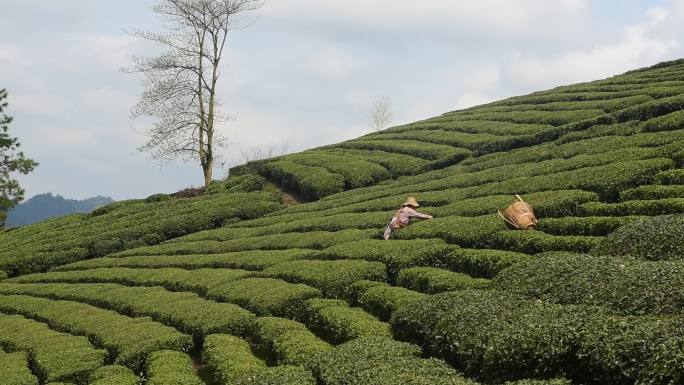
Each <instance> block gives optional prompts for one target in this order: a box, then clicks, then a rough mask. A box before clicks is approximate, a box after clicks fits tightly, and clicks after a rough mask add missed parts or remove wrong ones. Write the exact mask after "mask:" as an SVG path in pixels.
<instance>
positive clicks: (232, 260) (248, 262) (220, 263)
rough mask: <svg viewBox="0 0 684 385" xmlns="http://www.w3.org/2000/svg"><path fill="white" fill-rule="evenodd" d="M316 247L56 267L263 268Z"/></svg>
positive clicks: (122, 259) (93, 261) (98, 261)
mask: <svg viewBox="0 0 684 385" xmlns="http://www.w3.org/2000/svg"><path fill="white" fill-rule="evenodd" d="M312 252H313V250H306V249H287V250H250V251H238V252H234V253H227V254H210V255H201V254H188V255H183V256H182V258H179V256H178V255H149V256H148V255H138V256H132V257H119V258H95V259H89V260H86V261H80V262H74V263H71V264H68V265H62V266H59V267H57V268H55V269H54V270H55V271H72V270H88V269H97V268H115V267H126V268H148V269H157V268H179V269H185V270H193V269H210V268H215V269H244V270H250V271H252V270H263V269H265V268H267V267H269V266H273V265H276V264H278V263H282V262H285V261H293V260H297V259H303V258H306V257H307V256H308V255H310V254H311V253H312Z"/></svg>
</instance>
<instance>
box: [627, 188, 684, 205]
mask: <svg viewBox="0 0 684 385" xmlns="http://www.w3.org/2000/svg"><path fill="white" fill-rule="evenodd" d="M666 198H684V184H678V185H669V186H662V185H646V186H639V187H636V188H633V189H629V190H626V191H623V192H621V193H620V200H621V201H631V200H647V199H666Z"/></svg>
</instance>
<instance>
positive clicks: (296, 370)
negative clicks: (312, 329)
mask: <svg viewBox="0 0 684 385" xmlns="http://www.w3.org/2000/svg"><path fill="white" fill-rule="evenodd" d="M235 384H236V385H255V384H258V385H316V379H315V378H314V376H313V374H312V373H311V371H309V370H307V369H305V368H303V367H301V366H292V365H283V366H276V367H273V368H267V369H266V370H264V371H261V372H259V373H258V374H256V375H255V376H249V377H247V378H245V379H244V380H242V381H238V382H235Z"/></svg>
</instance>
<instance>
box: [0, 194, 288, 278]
mask: <svg viewBox="0 0 684 385" xmlns="http://www.w3.org/2000/svg"><path fill="white" fill-rule="evenodd" d="M280 207H282V205H281V203H280V201H279V198H278V197H277V196H275V195H273V194H267V193H250V194H218V195H209V196H205V197H201V198H188V199H170V200H168V199H167V200H163V201H160V202H150V203H146V202H144V201H127V202H119V203H114V204H112V205H109V206H105V207H102V208H100V209H97V210H95V211H94V212H93V213H92V214H89V215H85V214H76V215H71V216H68V217H65V218H56V219H51V220H48V221H46V222H42V223H39V224H36V225H31V226H26V227H22V228H19V229H12V230H6V231H3V232H0V270H4V271H5V272H7V273H8V274H9V275H10V276H14V275H18V274H26V273H31V272H36V271H44V270H47V269H49V268H51V267H54V266H58V265H62V264H65V263H69V262H73V261H78V260H82V259H88V258H92V257H95V256H102V255H105V254H108V253H111V252H114V251H119V250H124V249H127V248H131V247H137V246H143V245H153V244H157V243H159V242H161V241H163V240H166V239H170V238H174V237H178V236H181V235H184V234H188V233H192V232H195V231H199V230H206V229H210V228H215V227H218V226H221V225H223V224H225V223H228V222H230V221H235V220H239V219H247V218H256V217H259V216H262V215H263V214H265V213H267V212H269V211H274V210H276V209H278V208H280Z"/></svg>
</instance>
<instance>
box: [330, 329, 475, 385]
mask: <svg viewBox="0 0 684 385" xmlns="http://www.w3.org/2000/svg"><path fill="white" fill-rule="evenodd" d="M317 373H318V377H319V378H320V379H321V380H322V381H323V382H324V383H325V384H327V385H375V384H383V385H427V384H443V385H475V382H473V381H470V380H468V379H465V378H463V377H462V376H461V375H460V374H459V373H458V372H456V371H455V370H453V369H452V368H450V367H449V366H448V365H446V364H445V363H444V362H442V361H439V360H435V359H423V358H421V352H420V349H419V348H418V347H417V346H414V345H410V344H407V343H402V342H397V341H393V340H392V339H390V338H383V337H366V338H359V339H355V340H353V341H350V342H347V343H345V344H342V345H340V346H338V347H337V348H336V349H335V350H334V351H332V352H330V353H328V354H326V355H324V356H323V357H322V359H321V364H320V365H319V367H318V370H317Z"/></svg>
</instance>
